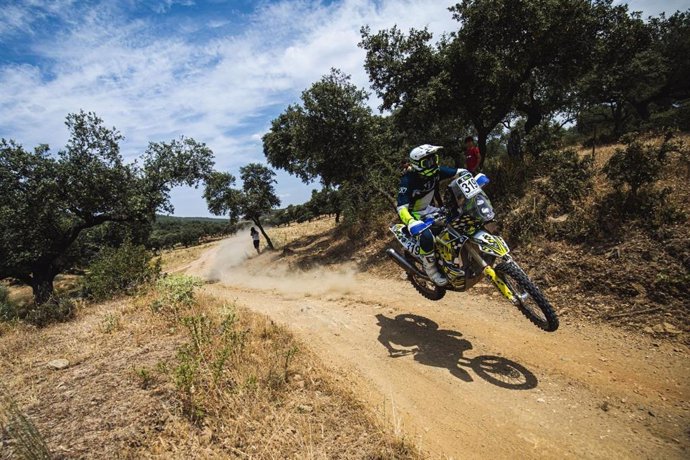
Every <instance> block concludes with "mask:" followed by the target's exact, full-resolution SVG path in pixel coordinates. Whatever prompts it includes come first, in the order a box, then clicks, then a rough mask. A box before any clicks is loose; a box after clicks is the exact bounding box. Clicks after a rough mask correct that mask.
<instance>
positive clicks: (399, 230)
mask: <svg viewBox="0 0 690 460" xmlns="http://www.w3.org/2000/svg"><path fill="white" fill-rule="evenodd" d="M405 228H406V227H405V225H404V224H393V225H391V226H390V231H391V232H392V233H393V235H395V238H396V239H397V240H398V242H399V243H400V244H401V245H402V247H403V248H405V250H406V251H407V252H409V253H410V254H412V255H414V256H419V251H420V249H419V244H417V239H416V238H414V237H412V236H410V235H408V234H407V233H406V232H405Z"/></svg>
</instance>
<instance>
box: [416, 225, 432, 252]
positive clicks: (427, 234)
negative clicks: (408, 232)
mask: <svg viewBox="0 0 690 460" xmlns="http://www.w3.org/2000/svg"><path fill="white" fill-rule="evenodd" d="M419 248H420V249H421V250H422V251H421V252H422V254H429V253H430V252H433V251H434V234H433V233H431V230H429V229H428V228H427V229H426V230H424V231H423V232H422V234H421V235H419Z"/></svg>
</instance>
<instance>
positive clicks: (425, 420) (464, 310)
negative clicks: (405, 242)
mask: <svg viewBox="0 0 690 460" xmlns="http://www.w3.org/2000/svg"><path fill="white" fill-rule="evenodd" d="M227 244H230V245H232V244H233V243H227ZM231 249H232V248H231ZM227 251H228V247H226V248H225V249H224V248H223V246H222V245H221V246H220V247H217V248H212V249H211V250H209V251H208V252H206V253H205V254H203V255H202V256H201V257H200V258H199V259H198V260H197V261H196V262H194V263H192V264H190V265H189V266H188V267H187V269H186V270H187V272H189V273H193V274H196V275H200V276H204V277H207V278H209V277H210V278H213V279H214V280H219V281H218V282H217V283H214V284H209V285H207V288H206V289H207V290H208V291H209V292H210V293H213V294H215V295H218V296H221V297H224V298H227V299H229V300H233V301H236V302H237V303H238V304H240V305H242V306H245V307H248V308H250V309H252V310H255V311H258V312H261V313H264V314H267V315H269V316H270V317H271V318H273V319H274V320H275V321H277V322H280V323H284V324H286V325H287V326H288V327H289V328H290V329H291V330H293V331H294V332H295V333H297V334H298V335H299V336H300V337H301V339H302V340H303V341H304V342H305V343H306V344H307V345H308V346H309V347H310V349H312V350H313V351H314V352H316V353H317V354H318V355H319V356H320V357H321V358H322V359H323V361H324V362H326V363H327V364H330V365H331V366H332V367H333V368H334V369H335V370H336V372H337V373H339V374H340V375H343V376H345V379H346V382H347V383H349V384H351V385H353V387H354V388H355V391H356V392H357V393H358V394H359V395H360V396H361V397H362V398H363V399H364V400H366V401H367V402H368V403H369V404H370V405H371V406H372V408H374V410H376V411H378V412H379V413H380V414H381V415H382V416H384V417H385V418H386V419H387V420H388V421H389V422H390V423H393V424H394V425H395V426H396V427H397V428H398V429H399V430H400V431H401V433H402V434H404V435H405V437H407V438H408V439H412V440H414V442H415V443H416V444H417V445H419V446H420V447H421V448H422V449H424V450H425V451H427V452H429V453H430V455H431V456H434V457H441V458H486V457H493V458H515V457H532V458H556V457H560V458H579V457H586V458H610V457H614V458H687V457H688V454H689V448H690V435H689V434H688V428H689V427H690V423H689V421H690V403H688V401H689V400H690V388H689V387H688V384H687V381H688V377H690V371H689V369H688V367H689V362H688V359H687V350H686V349H685V348H684V347H683V348H679V346H678V345H672V344H667V343H656V344H654V343H652V342H651V341H650V340H648V339H645V338H642V337H636V336H632V335H630V334H627V333H624V332H622V331H619V330H613V329H610V328H607V327H603V326H597V325H592V324H584V323H572V322H569V321H565V322H564V324H563V325H562V328H561V329H560V330H559V331H558V332H556V333H554V334H547V333H543V332H541V331H539V330H537V329H536V328H534V327H533V326H532V325H531V324H529V322H528V321H527V320H526V319H524V318H523V317H522V316H521V315H520V314H519V313H518V312H517V311H515V310H514V309H513V308H512V307H511V306H510V305H508V304H507V303H506V302H501V301H500V299H499V298H498V297H491V296H472V295H469V294H467V295H466V294H449V295H448V296H447V297H446V298H445V299H444V300H442V301H440V302H430V301H427V300H425V299H423V298H421V297H420V296H419V295H417V294H416V293H415V292H414V290H413V289H412V287H411V286H409V284H407V283H406V282H403V281H401V280H390V279H380V278H375V277H372V276H369V275H367V274H366V273H364V274H355V273H354V272H352V271H347V270H344V271H342V272H335V271H332V270H316V271H313V272H306V273H303V272H300V273H297V272H293V271H291V270H289V269H288V267H287V266H285V265H284V264H282V263H281V261H280V260H279V259H278V257H277V256H274V255H271V254H264V255H262V256H260V257H255V258H252V259H248V260H244V261H243V262H241V264H242V265H241V266H237V265H235V263H234V262H233V263H230V264H228V265H226V264H225V259H224V258H223V257H222V254H223V253H224V252H227ZM233 265H235V266H234V267H233Z"/></svg>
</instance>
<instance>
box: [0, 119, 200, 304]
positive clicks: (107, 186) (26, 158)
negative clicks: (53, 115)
mask: <svg viewBox="0 0 690 460" xmlns="http://www.w3.org/2000/svg"><path fill="white" fill-rule="evenodd" d="M66 125H67V128H68V130H69V139H68V141H67V145H66V147H65V149H64V150H61V151H59V152H57V154H51V153H50V151H49V148H48V146H47V145H41V146H39V147H37V148H36V149H34V150H33V151H27V150H25V149H24V148H23V147H22V146H21V145H19V144H17V143H15V142H14V141H11V140H10V141H7V140H5V139H2V140H1V141H0V195H1V196H2V197H3V200H2V203H0V279H4V278H9V277H12V278H16V279H18V280H20V281H22V282H24V283H25V284H28V285H30V286H32V288H33V290H34V298H35V301H36V304H37V305H39V306H40V305H42V304H44V303H46V302H48V301H50V300H51V299H53V298H54V296H53V279H54V278H55V276H56V275H57V274H59V273H62V272H64V271H66V270H68V269H70V268H73V267H74V266H76V265H79V264H80V262H82V261H83V253H82V251H81V250H80V248H79V246H80V244H81V242H82V240H80V236H81V235H82V233H83V232H84V231H85V230H87V229H91V228H95V227H98V226H100V225H102V224H104V223H106V222H127V223H132V224H134V225H135V226H141V225H144V223H145V222H148V221H150V220H151V219H152V218H153V216H154V213H155V212H156V211H157V210H166V211H171V210H172V207H171V205H170V199H169V192H170V189H171V187H174V186H177V185H190V186H193V185H196V184H197V183H198V182H199V181H200V180H201V179H203V178H204V177H205V176H206V174H207V173H208V172H209V171H210V169H211V166H212V163H213V160H212V155H213V154H212V152H211V150H210V149H208V147H206V146H205V145H204V144H202V143H198V142H196V141H194V140H193V139H184V138H183V139H180V140H173V141H171V142H167V143H166V142H160V143H151V144H149V146H148V148H147V150H146V152H145V153H144V155H143V157H142V159H143V161H142V165H141V166H139V164H138V163H125V162H124V160H123V158H122V155H121V154H120V147H119V144H120V142H121V141H122V138H123V137H122V135H121V134H120V133H119V132H118V131H117V130H116V129H115V128H107V127H106V126H105V125H104V123H103V121H102V120H101V119H100V118H98V117H97V116H96V115H95V114H93V113H85V112H80V113H77V114H70V115H68V116H67V121H66Z"/></svg>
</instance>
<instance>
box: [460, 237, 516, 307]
mask: <svg viewBox="0 0 690 460" xmlns="http://www.w3.org/2000/svg"><path fill="white" fill-rule="evenodd" d="M467 252H468V253H469V255H470V256H471V257H472V259H474V261H475V262H477V263H478V264H479V265H480V266H481V267H482V272H483V273H484V276H486V277H487V278H488V279H489V280H490V281H491V282H492V283H493V284H494V286H496V288H497V289H498V291H499V292H500V293H501V294H503V296H504V297H505V298H506V299H508V300H510V301H511V302H512V303H515V294H513V291H511V290H510V288H509V287H508V285H507V284H506V283H504V282H503V280H502V279H501V278H500V277H499V276H498V275H497V274H496V271H495V270H494V269H493V268H492V267H491V265H489V264H487V263H486V262H485V261H484V259H483V258H482V256H481V255H480V254H479V253H478V252H477V250H476V249H475V248H474V247H473V246H472V245H469V246H468V248H467Z"/></svg>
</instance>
